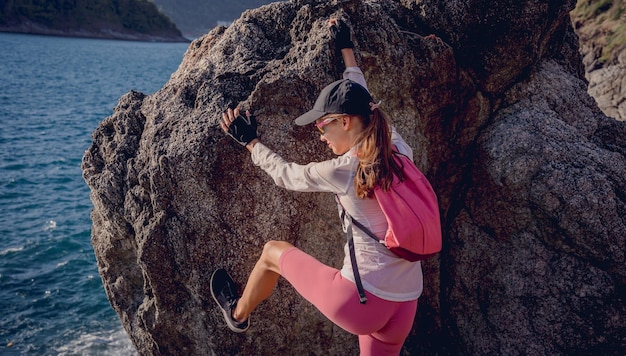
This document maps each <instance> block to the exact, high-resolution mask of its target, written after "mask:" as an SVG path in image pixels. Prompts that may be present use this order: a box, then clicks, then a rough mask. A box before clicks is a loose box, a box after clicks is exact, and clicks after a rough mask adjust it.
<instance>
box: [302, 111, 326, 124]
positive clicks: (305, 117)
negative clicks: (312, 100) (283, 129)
mask: <svg viewBox="0 0 626 356" xmlns="http://www.w3.org/2000/svg"><path fill="white" fill-rule="evenodd" d="M324 115H326V113H325V112H323V111H318V110H315V109H313V110H309V111H308V112H306V113H304V114H302V115H300V116H299V117H298V118H297V119H296V121H295V122H296V125H298V126H304V125H308V124H310V123H312V122H314V121H315V120H317V119H319V118H320V117H322V116H324Z"/></svg>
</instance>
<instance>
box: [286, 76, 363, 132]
mask: <svg viewBox="0 0 626 356" xmlns="http://www.w3.org/2000/svg"><path fill="white" fill-rule="evenodd" d="M371 102H372V96H371V95H370V93H369V92H368V91H367V89H365V88H364V87H363V86H362V85H360V84H359V83H357V82H354V81H352V80H350V79H341V80H338V81H336V82H333V83H331V84H329V85H327V86H326V87H325V88H324V89H322V92H321V93H320V95H319V96H318V97H317V100H316V101H315V105H313V109H311V110H309V111H308V112H306V113H305V114H303V115H301V116H300V117H298V118H297V119H296V125H299V126H304V125H308V124H310V123H312V122H313V121H315V120H317V119H319V118H320V117H322V116H324V115H328V114H348V115H362V116H363V117H368V116H369V115H370V113H371V112H370V103H371Z"/></svg>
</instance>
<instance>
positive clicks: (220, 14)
mask: <svg viewBox="0 0 626 356" xmlns="http://www.w3.org/2000/svg"><path fill="white" fill-rule="evenodd" d="M153 1H154V2H155V3H156V4H157V6H158V7H159V9H161V11H162V12H163V13H165V14H167V15H168V16H169V17H170V18H171V19H172V21H174V22H175V23H176V25H177V26H178V28H179V29H180V30H181V31H182V32H183V34H185V36H189V37H199V36H201V35H203V34H205V33H207V32H208V31H209V30H211V29H212V28H214V27H215V26H217V24H218V22H221V21H224V22H231V21H233V20H235V19H237V18H239V16H241V13H242V12H243V11H245V10H247V9H254V8H257V7H259V6H262V5H265V4H269V3H271V2H277V0H274V1H271V0H229V1H223V0H153Z"/></svg>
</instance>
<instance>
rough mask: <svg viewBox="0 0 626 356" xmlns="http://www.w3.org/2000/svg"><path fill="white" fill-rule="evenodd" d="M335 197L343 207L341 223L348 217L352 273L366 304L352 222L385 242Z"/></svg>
mask: <svg viewBox="0 0 626 356" xmlns="http://www.w3.org/2000/svg"><path fill="white" fill-rule="evenodd" d="M335 199H336V200H337V204H339V206H340V207H341V224H342V225H343V222H344V221H345V218H346V217H347V218H348V226H346V236H347V239H348V251H349V252H350V263H351V264H352V273H353V274H354V283H355V284H356V289H357V290H358V292H359V301H360V302H361V304H365V302H367V297H366V296H365V290H364V289H363V283H361V275H360V274H359V266H358V265H357V263H356V252H355V249H354V238H353V234H352V224H354V225H356V227H358V228H359V229H361V230H362V231H363V232H365V233H366V234H367V236H369V237H371V238H373V239H374V240H376V241H377V242H380V243H384V242H383V241H382V240H379V239H378V237H376V235H374V233H372V232H371V231H370V230H369V229H368V228H366V227H365V226H364V225H363V224H361V223H360V222H358V221H357V220H356V219H354V218H353V217H352V216H351V215H350V214H348V212H347V211H346V209H345V208H344V207H343V204H341V201H340V200H339V196H337V195H335Z"/></svg>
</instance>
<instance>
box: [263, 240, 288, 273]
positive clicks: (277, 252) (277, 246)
mask: <svg viewBox="0 0 626 356" xmlns="http://www.w3.org/2000/svg"><path fill="white" fill-rule="evenodd" d="M291 247H293V245H292V244H290V243H289V242H287V241H274V240H271V241H268V242H266V243H265V246H263V253H262V254H261V260H262V261H263V262H264V263H265V265H266V266H267V268H268V269H269V270H271V271H272V272H276V273H278V274H280V266H279V261H280V256H281V255H282V254H283V252H285V251H286V250H288V249H290V248H291Z"/></svg>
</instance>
